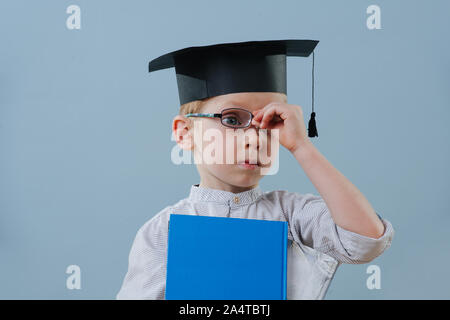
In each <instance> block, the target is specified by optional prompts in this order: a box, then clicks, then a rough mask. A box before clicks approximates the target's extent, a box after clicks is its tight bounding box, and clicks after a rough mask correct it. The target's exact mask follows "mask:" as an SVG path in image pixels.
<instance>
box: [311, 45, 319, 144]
mask: <svg viewBox="0 0 450 320" xmlns="http://www.w3.org/2000/svg"><path fill="white" fill-rule="evenodd" d="M312 54H313V64H312V100H311V105H312V112H311V118H310V119H309V123H308V137H310V138H313V137H318V136H319V135H318V134H317V127H316V113H315V112H314V51H313V53H312Z"/></svg>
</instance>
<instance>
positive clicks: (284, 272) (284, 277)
mask: <svg viewBox="0 0 450 320" xmlns="http://www.w3.org/2000/svg"><path fill="white" fill-rule="evenodd" d="M283 229H284V232H283V239H282V252H283V257H282V261H283V264H282V268H283V270H281V271H282V281H283V283H282V290H283V292H282V293H281V296H282V298H281V299H282V300H286V299H287V297H286V295H287V240H288V224H287V222H285V223H284V224H283Z"/></svg>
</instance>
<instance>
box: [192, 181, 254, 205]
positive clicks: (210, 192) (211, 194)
mask: <svg viewBox="0 0 450 320" xmlns="http://www.w3.org/2000/svg"><path fill="white" fill-rule="evenodd" d="M262 193H263V192H262V190H261V188H260V186H259V185H258V186H256V187H255V188H253V189H250V190H247V191H243V192H238V193H233V192H230V191H224V190H218V189H211V188H204V187H200V186H199V184H194V185H192V186H191V191H190V193H189V197H188V199H189V200H191V201H194V202H196V201H211V202H219V203H224V204H230V203H231V204H233V205H245V204H250V203H253V202H255V201H256V200H257V199H258V198H259V197H260V196H261V195H262Z"/></svg>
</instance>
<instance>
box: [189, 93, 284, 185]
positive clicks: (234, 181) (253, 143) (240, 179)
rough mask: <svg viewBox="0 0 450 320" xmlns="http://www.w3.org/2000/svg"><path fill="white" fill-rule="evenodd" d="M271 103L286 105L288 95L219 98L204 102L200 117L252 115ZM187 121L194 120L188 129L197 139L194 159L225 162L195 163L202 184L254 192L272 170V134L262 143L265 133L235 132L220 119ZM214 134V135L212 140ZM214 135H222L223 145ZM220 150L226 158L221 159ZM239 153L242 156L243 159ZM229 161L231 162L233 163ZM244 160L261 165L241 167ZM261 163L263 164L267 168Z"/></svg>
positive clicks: (246, 94)
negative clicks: (229, 111)
mask: <svg viewBox="0 0 450 320" xmlns="http://www.w3.org/2000/svg"><path fill="white" fill-rule="evenodd" d="M271 102H287V98H286V95H284V94H280V93H273V92H242V93H232V94H226V95H221V96H216V97H213V98H211V99H209V100H207V101H206V102H205V104H204V105H203V108H202V110H201V111H200V113H220V112H221V111H222V110H223V109H226V108H233V107H234V108H242V109H245V110H248V111H250V112H252V113H253V112H254V111H256V110H258V109H262V108H264V107H265V106H266V105H267V104H269V103H271ZM185 119H190V120H191V122H190V123H189V125H188V126H189V131H190V132H191V134H192V136H191V137H194V139H193V141H194V143H195V147H194V159H206V158H207V157H208V156H209V158H210V159H211V158H212V157H211V155H212V156H216V158H215V159H223V161H221V162H219V163H217V161H216V163H212V162H214V161H209V163H207V161H205V160H203V161H202V163H201V164H198V162H197V161H196V163H197V169H198V171H199V174H200V177H201V179H202V184H204V185H208V186H210V187H215V188H221V189H225V190H233V188H232V187H233V186H234V187H237V190H239V188H253V187H254V186H256V185H257V184H258V182H259V180H260V179H261V178H262V177H263V175H264V174H261V170H262V169H263V168H265V170H266V171H267V170H268V168H269V167H270V166H271V163H270V160H269V161H268V159H267V156H268V157H269V159H270V157H273V156H274V155H273V154H271V143H270V140H271V139H270V137H271V134H270V131H269V130H267V131H266V136H267V139H259V135H263V132H262V131H263V130H262V131H261V132H259V129H258V128H255V127H254V126H253V125H251V126H250V127H247V128H244V129H233V128H230V127H226V126H224V125H223V124H222V123H221V120H220V118H195V117H190V118H185ZM198 122H201V123H198ZM196 123H197V124H196ZM200 124H201V125H200ZM195 127H196V128H195ZM199 129H200V130H199ZM227 131H228V133H229V134H230V133H233V134H235V135H237V136H239V137H241V138H243V139H244V140H241V143H240V144H239V143H238V140H239V139H236V138H233V137H232V136H231V135H227ZM208 132H209V135H208ZM194 133H195V134H194ZM211 134H214V138H213V139H212V138H211ZM215 134H219V136H220V137H221V139H222V143H219V142H218V141H216V140H218V139H216V135H215ZM201 140H202V141H201ZM233 140H234V141H233ZM212 150H214V151H212ZM220 150H222V152H223V154H222V155H221V156H220V157H219V158H218V157H217V156H218V154H220ZM217 152H218V153H217ZM238 152H241V157H240V159H239V157H238ZM263 152H264V153H265V155H266V158H265V159H264V158H263V156H262V153H263ZM277 152H278V150H277ZM202 154H203V158H202ZM230 159H232V162H231V161H230ZM252 159H253V160H252ZM245 160H247V161H249V160H251V161H252V163H254V162H255V161H258V163H259V165H253V166H249V165H245V164H242V162H245ZM230 162H231V163H230ZM261 162H264V164H262V163H261ZM263 172H264V171H263Z"/></svg>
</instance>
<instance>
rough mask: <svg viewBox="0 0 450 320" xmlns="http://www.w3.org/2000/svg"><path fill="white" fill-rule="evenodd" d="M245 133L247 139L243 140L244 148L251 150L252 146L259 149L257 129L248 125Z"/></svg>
mask: <svg viewBox="0 0 450 320" xmlns="http://www.w3.org/2000/svg"><path fill="white" fill-rule="evenodd" d="M245 131H246V134H245V135H246V136H248V137H249V138H248V139H245V148H251V147H252V146H253V147H255V148H256V149H259V128H257V127H255V126H254V125H250V126H249V127H248V128H246V129H245Z"/></svg>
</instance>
